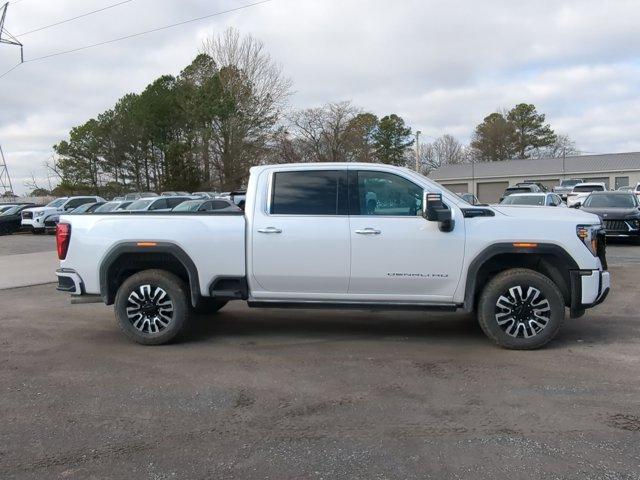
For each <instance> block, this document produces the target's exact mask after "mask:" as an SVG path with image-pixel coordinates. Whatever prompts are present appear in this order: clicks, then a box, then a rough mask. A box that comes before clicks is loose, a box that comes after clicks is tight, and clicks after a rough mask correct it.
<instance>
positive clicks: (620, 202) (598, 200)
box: [584, 194, 638, 208]
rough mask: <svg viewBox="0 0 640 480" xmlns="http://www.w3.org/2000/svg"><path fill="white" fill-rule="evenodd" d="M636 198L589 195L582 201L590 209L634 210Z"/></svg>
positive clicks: (630, 196)
mask: <svg viewBox="0 0 640 480" xmlns="http://www.w3.org/2000/svg"><path fill="white" fill-rule="evenodd" d="M637 205H638V202H637V200H636V196H635V195H633V194H630V195H589V197H588V198H587V199H586V200H585V201H584V206H585V207H592V208H635V207H636V206H637Z"/></svg>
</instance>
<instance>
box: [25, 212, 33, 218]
mask: <svg viewBox="0 0 640 480" xmlns="http://www.w3.org/2000/svg"><path fill="white" fill-rule="evenodd" d="M22 218H33V212H22Z"/></svg>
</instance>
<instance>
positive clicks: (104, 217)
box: [60, 212, 245, 295]
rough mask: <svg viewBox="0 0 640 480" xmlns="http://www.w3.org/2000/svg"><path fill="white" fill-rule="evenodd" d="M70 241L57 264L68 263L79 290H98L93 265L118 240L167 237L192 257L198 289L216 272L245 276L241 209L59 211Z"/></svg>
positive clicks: (165, 239) (202, 290)
mask: <svg viewBox="0 0 640 480" xmlns="http://www.w3.org/2000/svg"><path fill="white" fill-rule="evenodd" d="M60 222H62V223H69V224H71V242H70V245H69V250H68V254H67V257H66V258H65V259H64V260H62V261H61V262H60V267H61V268H63V269H64V268H65V267H66V266H72V268H73V269H74V270H75V271H76V272H77V273H78V274H79V275H80V277H81V278H82V280H83V283H84V293H87V294H99V293H100V279H99V269H97V268H96V265H100V264H102V261H103V260H104V259H105V257H106V256H107V255H109V252H111V251H113V250H114V249H115V248H117V247H118V246H119V245H123V244H134V245H135V244H138V243H140V244H142V245H141V246H140V251H141V253H142V252H144V243H145V242H154V243H161V242H170V243H172V244H174V245H176V246H178V247H180V248H181V249H182V250H183V251H184V252H185V253H186V254H187V255H189V257H190V258H192V259H193V260H194V261H195V262H197V270H198V279H199V284H200V293H201V294H202V295H207V294H208V293H207V289H208V287H209V284H210V283H211V281H212V280H213V278H214V277H216V276H230V277H242V276H244V275H245V217H244V214H243V213H242V212H237V213H235V212H224V213H222V212H219V213H216V212H180V213H178V212H171V213H167V212H109V213H105V214H91V215H63V216H62V217H61V219H60Z"/></svg>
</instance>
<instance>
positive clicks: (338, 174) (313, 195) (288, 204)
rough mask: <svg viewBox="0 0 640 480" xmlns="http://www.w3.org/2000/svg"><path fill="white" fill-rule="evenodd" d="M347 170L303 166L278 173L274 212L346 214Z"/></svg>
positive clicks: (273, 202) (275, 180)
mask: <svg viewBox="0 0 640 480" xmlns="http://www.w3.org/2000/svg"><path fill="white" fill-rule="evenodd" d="M346 176H347V172H346V170H343V171H338V170H303V171H299V172H277V173H275V174H274V180H273V193H272V196H271V213H272V214H278V215H346V214H347V208H346V202H347V196H346V187H347V183H346Z"/></svg>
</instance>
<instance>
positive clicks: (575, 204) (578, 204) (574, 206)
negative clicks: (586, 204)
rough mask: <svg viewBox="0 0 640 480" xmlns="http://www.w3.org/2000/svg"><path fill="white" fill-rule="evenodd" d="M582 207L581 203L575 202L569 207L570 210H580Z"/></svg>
mask: <svg viewBox="0 0 640 480" xmlns="http://www.w3.org/2000/svg"><path fill="white" fill-rule="evenodd" d="M581 206H582V202H576V203H574V204H573V205H571V208H580V207H581Z"/></svg>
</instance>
